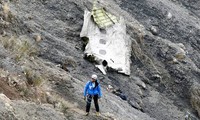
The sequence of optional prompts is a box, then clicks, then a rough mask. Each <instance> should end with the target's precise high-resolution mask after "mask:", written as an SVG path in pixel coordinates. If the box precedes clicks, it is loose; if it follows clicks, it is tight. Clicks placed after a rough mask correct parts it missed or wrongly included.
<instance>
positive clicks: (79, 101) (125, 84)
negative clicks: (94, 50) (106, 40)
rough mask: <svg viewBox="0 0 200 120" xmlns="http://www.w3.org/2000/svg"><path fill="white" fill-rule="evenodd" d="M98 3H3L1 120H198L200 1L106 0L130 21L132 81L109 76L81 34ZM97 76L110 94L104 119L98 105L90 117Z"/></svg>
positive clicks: (48, 0)
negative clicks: (88, 102) (87, 54)
mask: <svg viewBox="0 0 200 120" xmlns="http://www.w3.org/2000/svg"><path fill="white" fill-rule="evenodd" d="M92 3H93V0H0V18H1V19H0V26H1V27H0V33H1V35H0V92H1V93H2V94H0V104H1V105H0V106H1V107H0V108H1V109H0V119H2V120H26V119H30V120H36V119H40V120H47V119H51V120H57V119H58V120H88V119H91V120H95V119H98V120H99V119H100V120H101V119H102V120H190V119H191V120H198V119H199V116H200V102H199V101H200V62H199V61H200V23H199V20H200V11H199V10H200V2H199V1H197V0H190V1H189V0H99V4H101V5H102V6H104V7H105V9H106V11H108V12H110V13H112V14H114V15H115V16H117V17H120V16H121V17H123V18H124V19H125V21H126V26H127V33H128V35H129V36H130V39H131V42H132V44H131V48H132V51H131V54H132V56H131V62H132V63H131V75H130V76H126V75H123V74H119V73H116V72H115V71H112V70H108V73H107V75H103V74H102V73H101V72H100V71H99V70H98V69H97V68H95V66H94V63H93V62H92V61H89V60H87V59H85V58H84V45H85V42H84V41H83V40H82V39H81V38H80V32H81V28H82V25H83V15H84V10H86V9H88V10H91V9H92ZM93 73H95V74H97V75H98V77H99V81H100V83H101V86H102V91H103V98H102V99H101V100H100V109H101V115H100V116H96V115H95V112H94V111H95V110H94V109H93V108H94V106H92V110H91V114H90V115H89V116H84V111H85V101H84V100H83V87H84V85H85V83H86V82H87V81H88V80H89V79H90V76H91V74H93ZM108 85H111V86H113V87H114V89H116V90H118V91H120V95H118V94H117V95H116V94H113V93H112V92H110V91H108V90H107V89H106V88H107V87H108ZM122 96H123V97H122Z"/></svg>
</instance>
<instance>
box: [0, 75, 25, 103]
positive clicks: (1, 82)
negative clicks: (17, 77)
mask: <svg viewBox="0 0 200 120" xmlns="http://www.w3.org/2000/svg"><path fill="white" fill-rule="evenodd" d="M0 92H2V93H3V94H5V95H6V96H7V97H8V98H10V99H11V100H16V99H20V98H21V96H20V94H19V92H18V90H17V89H16V88H15V87H12V86H9V85H8V83H7V82H6V81H5V78H0Z"/></svg>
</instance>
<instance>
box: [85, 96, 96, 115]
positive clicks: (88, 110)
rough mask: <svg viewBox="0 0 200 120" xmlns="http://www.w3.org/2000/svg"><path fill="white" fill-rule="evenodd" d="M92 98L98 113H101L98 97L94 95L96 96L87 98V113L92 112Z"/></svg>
mask: <svg viewBox="0 0 200 120" xmlns="http://www.w3.org/2000/svg"><path fill="white" fill-rule="evenodd" d="M92 98H93V100H94V105H95V108H96V111H97V112H99V104H98V95H94V96H92V95H88V96H87V104H86V112H90V106H91V102H92Z"/></svg>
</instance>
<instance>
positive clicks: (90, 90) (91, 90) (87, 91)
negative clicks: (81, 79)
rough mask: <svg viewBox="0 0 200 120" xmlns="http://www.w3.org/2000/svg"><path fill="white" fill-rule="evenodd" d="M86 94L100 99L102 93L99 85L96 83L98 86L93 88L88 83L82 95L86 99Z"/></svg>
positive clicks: (90, 83)
mask: <svg viewBox="0 0 200 120" xmlns="http://www.w3.org/2000/svg"><path fill="white" fill-rule="evenodd" d="M97 83H98V82H97ZM87 94H89V95H98V97H101V96H102V93H101V87H100V84H99V83H98V85H97V86H96V87H95V88H94V86H93V83H92V82H91V81H88V82H87V83H86V85H85V88H84V94H83V95H84V97H86V95H87Z"/></svg>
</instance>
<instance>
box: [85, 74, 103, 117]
mask: <svg viewBox="0 0 200 120" xmlns="http://www.w3.org/2000/svg"><path fill="white" fill-rule="evenodd" d="M101 96H102V93H101V87H100V84H99V82H98V81H97V75H95V74H93V75H92V76H91V80H90V81H88V82H87V83H86V85H85V88H84V100H85V99H87V100H86V101H87V104H86V116H87V115H89V112H90V106H91V102H92V98H93V100H94V105H95V108H96V115H98V116H99V115H100V113H99V104H98V99H99V98H101ZM86 97H87V98H86Z"/></svg>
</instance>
